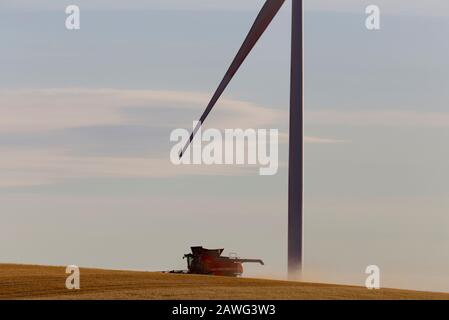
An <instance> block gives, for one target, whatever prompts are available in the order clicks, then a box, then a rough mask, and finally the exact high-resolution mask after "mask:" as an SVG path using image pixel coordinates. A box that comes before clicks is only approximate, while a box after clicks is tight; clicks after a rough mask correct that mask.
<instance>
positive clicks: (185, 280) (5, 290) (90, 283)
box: [0, 264, 449, 300]
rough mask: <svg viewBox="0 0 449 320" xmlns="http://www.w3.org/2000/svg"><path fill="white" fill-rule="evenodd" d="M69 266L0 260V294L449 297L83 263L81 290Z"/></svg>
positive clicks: (25, 296) (3, 297) (69, 297)
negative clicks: (71, 283) (71, 282)
mask: <svg viewBox="0 0 449 320" xmlns="http://www.w3.org/2000/svg"><path fill="white" fill-rule="evenodd" d="M65 269H66V267H62V266H43V265H25V264H0V300H8V299H63V300H72V299H78V300H96V299H100V300H104V299H120V300H129V299H150V300H151V299H153V300H199V299H201V300H203V299H211V300H245V299H246V300H262V299H267V300H276V299H279V300H281V299H282V300H310V299H320V300H329V299H331V300H333V299H336V300H340V299H349V300H359V299H363V300H372V299H376V300H379V299H381V300H385V299H386V300H396V299H409V300H410V299H411V300H415V299H438V300H449V293H438V292H423V291H412V290H401V289H386V288H385V289H379V290H368V289H366V288H364V287H357V286H348V285H336V284H329V283H311V282H295V281H285V280H268V279H256V278H230V277H217V276H204V275H184V274H169V273H162V272H150V271H146V272H145V271H125V270H107V269H95V268H82V267H80V279H81V281H80V283H81V288H80V290H68V289H67V288H66V287H65V281H66V278H67V277H68V274H66V273H65Z"/></svg>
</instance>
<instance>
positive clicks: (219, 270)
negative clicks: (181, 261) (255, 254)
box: [184, 247, 264, 277]
mask: <svg viewBox="0 0 449 320" xmlns="http://www.w3.org/2000/svg"><path fill="white" fill-rule="evenodd" d="M190 249H191V250H192V253H188V254H185V255H184V258H185V259H187V267H188V269H189V270H188V273H189V274H209V275H214V276H230V277H237V276H240V275H241V274H242V273H243V266H242V263H245V262H256V263H260V264H261V265H264V263H263V261H262V260H260V259H239V258H232V257H222V256H221V254H222V253H223V250H224V249H213V250H211V249H205V248H203V247H190Z"/></svg>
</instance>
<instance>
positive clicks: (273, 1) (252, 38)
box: [179, 0, 285, 158]
mask: <svg viewBox="0 0 449 320" xmlns="http://www.w3.org/2000/svg"><path fill="white" fill-rule="evenodd" d="M284 2H285V0H267V1H266V2H265V4H264V6H263V7H262V9H261V10H260V12H259V14H258V16H257V18H256V20H255V21H254V24H253V26H252V27H251V29H250V31H249V33H248V35H247V36H246V39H245V41H244V42H243V44H242V46H241V47H240V50H239V51H238V53H237V55H236V56H235V58H234V60H233V61H232V63H231V66H230V67H229V69H228V71H227V72H226V74H225V76H224V78H223V80H221V83H220V85H219V86H218V88H217V90H216V91H215V93H214V95H213V96H212V99H211V100H210V101H209V103H208V105H207V107H206V110H204V112H203V114H202V115H201V118H200V119H199V121H198V123H197V125H196V126H195V128H194V129H193V131H192V133H191V135H190V139H189V141H187V143H186V145H185V146H184V148H183V149H182V150H181V152H180V154H179V158H182V156H183V154H184V153H185V152H186V150H187V148H188V147H189V145H190V143H191V142H192V141H193V138H194V137H195V134H196V133H197V132H198V130H199V129H200V127H201V125H202V124H203V123H204V121H205V120H206V118H207V116H208V115H209V113H210V111H211V110H212V108H213V107H214V106H215V104H216V103H217V101H218V99H219V98H220V97H221V95H222V94H223V92H224V91H225V89H226V87H227V86H228V84H229V83H230V82H231V80H232V78H233V77H234V75H235V74H236V73H237V71H238V70H239V68H240V66H241V65H242V63H243V62H244V61H245V59H246V57H247V56H248V54H249V53H250V52H251V50H252V49H253V48H254V46H255V45H256V43H257V41H258V40H259V38H260V37H261V36H262V34H263V33H264V32H265V30H266V29H267V28H268V26H269V25H270V23H271V21H272V20H273V18H274V17H275V16H276V14H277V13H278V11H279V9H280V8H281V7H282V5H283V4H284Z"/></svg>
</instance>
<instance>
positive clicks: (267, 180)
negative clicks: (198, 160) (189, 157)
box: [0, 0, 449, 291]
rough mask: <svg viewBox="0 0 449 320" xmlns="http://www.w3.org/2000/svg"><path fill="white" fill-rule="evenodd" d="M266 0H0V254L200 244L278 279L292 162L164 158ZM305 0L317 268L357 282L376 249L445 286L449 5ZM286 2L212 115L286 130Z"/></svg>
mask: <svg viewBox="0 0 449 320" xmlns="http://www.w3.org/2000/svg"><path fill="white" fill-rule="evenodd" d="M262 3H263V2H262V1H245V2H244V3H242V1H229V0H227V1H215V0H208V1H199V0H182V1H173V0H172V1H147V2H146V3H145V4H143V3H142V1H127V2H126V5H125V2H122V1H120V2H119V1H66V2H64V1H58V2H55V1H43V0H39V1H31V0H28V1H2V4H0V9H1V10H0V38H1V39H2V41H1V42H0V52H1V54H0V70H1V77H0V177H1V179H0V203H1V212H0V221H1V223H0V252H1V254H0V261H1V262H23V263H39V264H58V265H66V264H77V265H81V266H95V267H108V268H120V269H129V268H131V269H145V270H164V269H173V268H183V267H184V263H185V261H183V260H182V259H181V257H182V254H183V253H185V252H187V251H188V247H189V246H190V245H205V246H209V247H216V246H220V247H225V248H226V249H227V252H229V251H235V252H238V253H239V254H240V255H241V256H248V257H256V258H263V259H264V260H265V261H266V266H265V267H263V268H261V267H259V266H248V267H247V271H248V272H247V274H248V275H263V276H269V277H271V276H272V277H283V276H284V274H285V267H286V266H285V265H286V218H287V217H286V215H287V206H286V205H287V177H286V168H285V167H284V166H283V167H281V169H280V170H279V173H278V174H277V175H276V176H273V177H261V176H259V175H258V171H257V170H253V169H252V168H233V167H231V168H215V167H214V168H207V169H205V170H203V169H199V168H181V169H179V168H177V169H175V168H173V167H172V166H171V164H170V162H169V150H170V147H171V145H170V142H169V133H170V131H171V130H172V129H174V128H178V127H186V128H190V126H191V121H192V120H194V119H196V118H197V117H198V115H199V114H200V112H201V111H202V109H203V108H204V105H205V103H206V102H207V98H208V97H209V96H210V94H211V93H212V91H213V90H214V89H215V87H216V85H217V83H218V81H219V80H220V79H221V76H222V75H223V73H224V71H225V69H226V68H227V66H228V64H229V62H230V60H231V59H232V57H233V55H234V54H235V52H236V50H237V49H238V47H239V46H240V44H241V42H242V40H243V38H244V36H245V35H246V33H247V31H248V28H249V27H250V25H251V24H252V22H253V20H254V17H255V15H256V14H257V10H258V9H259V8H260V6H261V5H262ZM305 3H306V9H307V10H306V20H305V28H306V29H305V45H306V49H305V50H306V55H305V59H306V75H305V80H306V83H305V88H306V91H305V93H306V96H305V99H306V136H307V137H308V140H307V142H308V143H307V144H306V164H305V169H306V178H305V194H306V197H305V219H306V221H305V222H306V224H305V225H306V229H305V232H306V233H305V240H306V242H305V244H306V251H305V263H306V265H305V268H306V276H307V279H309V280H311V281H312V280H319V281H335V282H343V283H353V284H359V285H363V283H364V277H365V275H364V274H363V272H364V269H365V267H366V266H367V265H368V264H378V265H379V266H380V268H381V271H382V279H383V285H385V286H394V287H405V288H414V289H428V290H442V291H449V276H448V274H447V270H448V269H449V250H448V247H449V218H448V214H447V212H448V209H449V200H448V199H449V198H448V195H449V188H448V186H447V181H448V178H449V170H448V168H447V163H449V152H448V149H447V140H448V138H449V112H447V110H446V107H447V104H448V101H449V90H447V88H448V85H449V60H448V59H447V56H448V55H449V42H448V41H446V39H447V35H448V33H449V22H448V20H447V14H448V12H449V5H448V4H447V2H446V1H445V0H434V1H428V2H426V5H425V8H424V7H423V4H422V1H419V2H418V1H406V0H396V1H380V0H379V1H369V2H367V1H351V0H342V1H339V2H338V3H339V4H338V5H336V3H337V1H323V0H313V1H307V0H306V1H305ZM376 3H377V4H379V6H380V7H381V12H382V20H381V21H382V22H381V23H382V29H381V30H380V31H376V32H369V31H367V30H366V29H365V28H364V19H365V14H364V6H365V5H366V4H376ZM65 4H78V5H79V6H80V8H81V19H82V21H81V30H80V31H78V32H68V31H67V30H65V28H64V20H65V14H64V9H65ZM289 8H290V6H289V3H288V2H287V4H286V6H285V7H284V8H283V9H282V10H281V12H280V13H279V15H278V17H277V18H276V19H275V21H274V22H273V24H272V25H271V26H270V28H269V30H268V31H267V33H266V34H265V35H264V37H263V38H262V40H261V41H260V43H259V44H258V45H257V46H256V48H255V50H254V52H253V53H252V54H251V56H250V57H249V59H248V60H247V62H246V63H245V65H244V66H243V68H242V69H241V71H240V73H239V74H238V76H237V77H236V78H235V80H234V81H233V83H232V84H231V86H230V87H229V90H228V91H227V92H226V95H225V97H224V98H225V99H224V100H223V101H222V102H221V103H220V104H219V105H218V106H217V108H216V110H214V113H213V114H212V117H211V119H210V122H208V126H219V127H221V126H227V127H233V126H235V127H245V126H247V127H264V128H279V129H280V130H281V133H284V134H285V133H286V132H287V131H286V129H287V125H288V101H289V96H288V90H289V39H290V25H289V24H290V12H289ZM445 9H448V10H445ZM267 88H270V90H267ZM320 139H321V140H320ZM322 139H325V140H322ZM323 141H326V143H322V142H323ZM319 142H321V143H319ZM280 152H281V154H280V159H281V161H285V159H286V158H287V150H286V145H285V144H282V145H281V149H280ZM201 199H202V200H201ZM200 200H201V201H202V202H200ZM161 248H162V249H161Z"/></svg>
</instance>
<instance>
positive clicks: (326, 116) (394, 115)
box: [305, 110, 449, 127]
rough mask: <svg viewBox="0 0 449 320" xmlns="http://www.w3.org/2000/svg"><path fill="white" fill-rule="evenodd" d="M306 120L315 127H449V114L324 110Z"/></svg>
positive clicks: (308, 116)
mask: <svg viewBox="0 0 449 320" xmlns="http://www.w3.org/2000/svg"><path fill="white" fill-rule="evenodd" d="M305 118H306V122H307V124H314V125H349V126H398V127H449V112H417V111H395V110H392V111H335V110H322V111H313V112H307V113H306V115H305Z"/></svg>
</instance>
